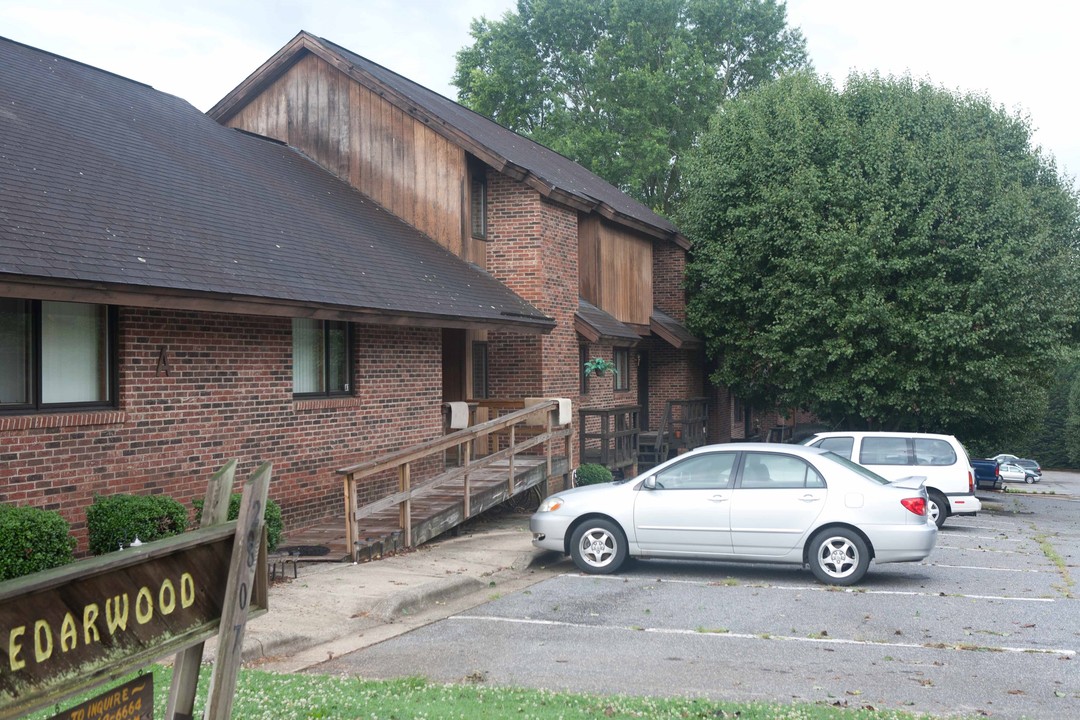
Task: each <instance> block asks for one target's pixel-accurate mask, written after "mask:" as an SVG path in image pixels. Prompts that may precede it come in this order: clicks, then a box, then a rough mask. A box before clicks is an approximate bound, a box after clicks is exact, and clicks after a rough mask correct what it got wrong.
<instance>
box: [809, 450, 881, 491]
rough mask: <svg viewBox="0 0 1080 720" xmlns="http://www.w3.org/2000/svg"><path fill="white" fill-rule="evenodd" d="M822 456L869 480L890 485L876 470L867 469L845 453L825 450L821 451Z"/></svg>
mask: <svg viewBox="0 0 1080 720" xmlns="http://www.w3.org/2000/svg"><path fill="white" fill-rule="evenodd" d="M821 457H823V458H828V459H829V460H832V461H833V462H834V463H836V464H837V465H843V466H844V467H846V468H847V469H848V470H851V471H852V472H853V473H857V474H859V475H862V476H863V477H864V478H866V479H867V480H873V481H874V482H876V483H878V484H879V485H888V484H889V481H888V480H886V479H885V478H883V477H881V476H880V475H878V474H877V473H876V472H873V471H872V470H867V469H866V468H864V467H863V466H862V465H860V464H859V463H857V462H852V461H851V460H848V459H847V458H846V457H844V456H843V455H837V454H836V453H834V452H830V451H825V452H823V453H821Z"/></svg>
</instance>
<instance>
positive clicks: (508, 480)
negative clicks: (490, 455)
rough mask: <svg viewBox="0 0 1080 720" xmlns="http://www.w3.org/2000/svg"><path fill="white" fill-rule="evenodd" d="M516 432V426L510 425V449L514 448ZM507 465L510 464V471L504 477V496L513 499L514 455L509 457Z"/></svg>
mask: <svg viewBox="0 0 1080 720" xmlns="http://www.w3.org/2000/svg"><path fill="white" fill-rule="evenodd" d="M516 430H517V426H516V425H511V426H510V447H514V443H516V442H517V433H516V432H515V431H516ZM509 463H510V470H509V474H508V475H507V476H506V492H507V495H506V496H507V497H514V455H513V454H511V455H510V459H509Z"/></svg>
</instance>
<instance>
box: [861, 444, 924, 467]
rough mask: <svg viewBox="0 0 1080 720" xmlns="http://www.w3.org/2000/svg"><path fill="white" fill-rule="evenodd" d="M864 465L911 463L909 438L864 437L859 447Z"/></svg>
mask: <svg viewBox="0 0 1080 720" xmlns="http://www.w3.org/2000/svg"><path fill="white" fill-rule="evenodd" d="M859 462H860V463H862V464H863V465H911V464H912V463H911V460H910V458H909V456H908V439H907V438H903V437H864V438H863V441H862V448H860V449H859Z"/></svg>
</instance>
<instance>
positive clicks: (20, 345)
mask: <svg viewBox="0 0 1080 720" xmlns="http://www.w3.org/2000/svg"><path fill="white" fill-rule="evenodd" d="M115 328H116V310H115V308H110V307H109V306H107V305H91V304H87V303H69V302H54V301H50V300H18V299H11V298H0V411H5V412H17V411H23V412H25V411H31V412H37V411H52V410H58V409H78V408H82V407H100V406H107V405H115V404H116V377H117V367H116V365H117V364H116V332H115Z"/></svg>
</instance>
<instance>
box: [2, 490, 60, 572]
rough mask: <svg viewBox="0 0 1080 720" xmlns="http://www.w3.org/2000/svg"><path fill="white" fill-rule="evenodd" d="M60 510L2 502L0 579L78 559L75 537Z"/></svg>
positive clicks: (58, 565)
mask: <svg viewBox="0 0 1080 720" xmlns="http://www.w3.org/2000/svg"><path fill="white" fill-rule="evenodd" d="M70 531H71V528H70V527H68V524H67V521H66V520H64V518H62V517H60V513H58V512H55V511H52V510H42V509H41V508H33V507H14V506H11V505H0V580H10V579H11V578H17V577H22V576H23V575H29V574H30V573H35V572H40V571H41V570H48V569H49V568H54V567H60V566H61V565H66V564H68V563H69V562H71V561H72V560H74V559H75V556H74V554H73V553H74V550H75V538H73V537H71V534H70Z"/></svg>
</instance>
